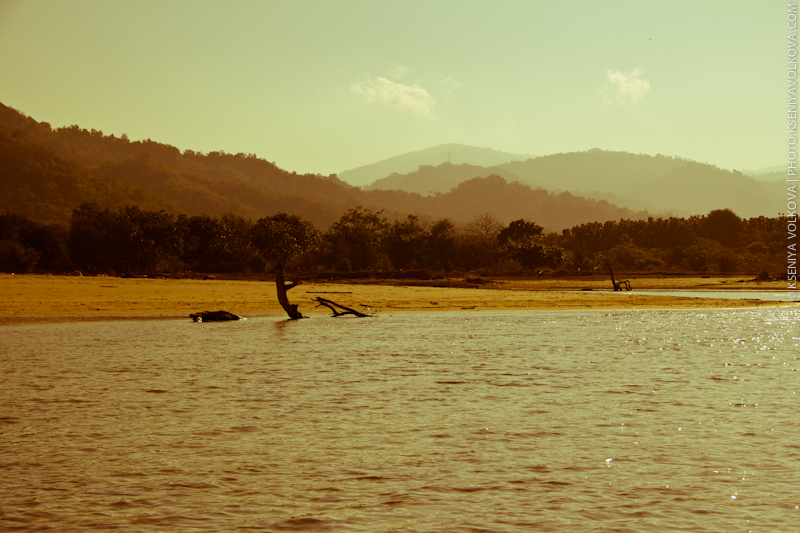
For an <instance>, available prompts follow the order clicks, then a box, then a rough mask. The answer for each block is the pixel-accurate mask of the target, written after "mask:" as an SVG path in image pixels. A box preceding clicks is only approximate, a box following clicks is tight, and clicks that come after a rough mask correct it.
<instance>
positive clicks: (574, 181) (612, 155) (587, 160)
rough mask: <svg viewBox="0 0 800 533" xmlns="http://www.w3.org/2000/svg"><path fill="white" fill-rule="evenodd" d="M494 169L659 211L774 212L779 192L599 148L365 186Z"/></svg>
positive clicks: (440, 182)
mask: <svg viewBox="0 0 800 533" xmlns="http://www.w3.org/2000/svg"><path fill="white" fill-rule="evenodd" d="M492 174H495V175H500V176H503V177H504V178H506V179H507V180H509V181H520V182H522V183H525V184H527V185H529V186H531V187H541V188H543V189H547V190H550V191H555V192H559V191H570V192H571V193H573V194H575V195H581V196H584V197H587V198H594V199H598V200H606V201H608V202H610V203H612V204H615V205H617V206H620V207H627V208H629V209H633V210H647V211H650V212H652V213H656V214H659V215H674V216H688V215H701V214H706V213H708V212H709V211H711V210H713V209H724V208H730V209H732V210H733V211H734V212H736V213H737V214H738V215H739V216H743V217H753V216H762V215H763V216H776V215H777V214H778V212H779V211H780V209H779V204H780V202H781V201H782V199H783V195H782V194H781V193H780V192H779V191H778V190H777V189H776V187H775V186H774V184H771V183H769V182H765V181H762V180H757V179H755V178H752V177H749V176H745V175H744V174H742V173H741V172H738V171H728V170H722V169H719V168H717V167H715V166H712V165H707V164H703V163H697V162H695V161H690V160H687V159H682V158H678V157H669V156H662V155H656V156H650V155H644V154H631V153H627V152H609V151H603V150H599V149H593V150H589V151H586V152H571V153H565V154H554V155H549V156H542V157H536V158H530V159H527V160H524V161H509V162H507V163H504V164H500V165H496V166H493V167H490V168H485V167H479V166H476V165H451V164H447V163H443V164H440V165H438V166H436V167H432V166H422V167H420V168H418V169H417V170H416V171H414V172H409V173H407V174H392V175H390V176H387V177H385V178H383V179H380V180H377V181H375V182H374V183H373V184H372V185H370V186H368V187H366V189H397V190H404V191H410V192H418V193H420V194H431V193H437V192H446V191H449V190H450V189H451V188H452V187H453V186H455V184H457V183H458V182H459V180H462V179H467V178H468V176H470V175H474V176H488V175H492Z"/></svg>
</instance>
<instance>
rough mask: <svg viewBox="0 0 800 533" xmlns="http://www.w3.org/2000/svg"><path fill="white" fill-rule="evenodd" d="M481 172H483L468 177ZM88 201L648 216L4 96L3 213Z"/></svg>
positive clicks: (58, 213) (57, 210)
mask: <svg viewBox="0 0 800 533" xmlns="http://www.w3.org/2000/svg"><path fill="white" fill-rule="evenodd" d="M500 173H503V174H505V172H502V171H500ZM484 175H485V173H484ZM506 175H507V177H508V176H510V175H509V174H506ZM466 176H469V173H467V174H465V177H466ZM477 176H481V173H476V174H474V175H473V176H469V177H471V178H476V177H477ZM87 202H94V203H97V204H98V205H100V206H101V207H119V206H122V205H139V206H140V207H141V208H142V209H148V210H160V209H164V210H165V211H167V212H168V213H173V214H178V213H185V214H188V215H199V214H202V213H206V214H209V215H221V214H223V213H234V214H237V215H241V216H244V217H248V218H254V219H255V218H259V217H263V216H269V215H274V214H275V213H278V212H287V213H291V214H296V215H298V216H300V217H302V218H304V219H306V220H309V221H311V222H312V223H314V225H315V226H317V227H318V228H320V229H325V228H327V227H329V226H330V225H331V224H332V223H334V222H335V221H336V220H338V219H339V217H340V216H341V215H342V213H344V212H345V211H347V210H348V209H351V208H354V207H356V206H359V205H361V206H364V207H365V208H367V209H371V210H374V211H379V210H384V211H385V212H384V215H386V216H388V217H389V219H390V220H391V219H395V218H403V217H405V215H407V214H414V215H419V216H422V217H424V218H426V219H434V218H436V219H439V218H451V219H453V220H454V221H455V222H459V221H467V220H469V219H470V218H471V217H472V216H473V215H478V214H482V213H490V214H493V215H494V216H496V217H497V218H498V219H499V220H500V221H501V222H504V223H508V222H510V221H511V220H513V219H515V218H526V219H529V220H532V221H536V222H537V223H538V224H540V225H542V226H544V227H547V228H551V229H553V230H560V229H563V228H567V227H571V226H574V225H577V224H582V223H587V222H595V221H606V220H619V219H623V218H626V219H642V218H646V216H647V213H644V212H634V211H632V210H630V209H621V208H617V207H616V206H614V205H611V204H609V203H608V202H605V201H596V200H587V199H585V198H582V197H580V196H573V195H571V194H561V195H554V194H550V193H548V192H547V191H544V190H541V189H534V188H531V187H529V186H526V185H522V184H518V183H509V181H508V180H506V179H503V177H502V176H491V177H481V178H479V179H472V180H469V179H467V181H466V183H462V184H461V185H459V186H458V187H457V188H455V189H453V190H452V191H450V192H447V193H444V194H438V195H434V196H429V197H423V196H421V195H419V194H414V193H409V192H403V191H387V190H373V191H362V190H360V189H358V188H356V187H352V186H350V185H348V184H346V183H344V182H342V181H340V180H339V179H338V178H337V177H336V176H320V175H313V174H306V175H299V174H296V173H292V172H288V171H286V170H283V169H281V168H279V167H277V166H276V165H275V164H274V163H271V162H269V161H266V160H264V159H260V158H258V157H256V156H255V155H254V154H235V155H233V154H227V153H223V152H211V153H208V154H202V153H198V152H194V151H191V150H186V151H184V152H181V151H180V150H178V149H177V148H175V147H174V146H170V145H166V144H161V143H158V142H154V141H151V140H146V141H134V142H131V141H130V140H128V139H127V138H126V137H125V136H123V137H122V138H118V137H115V136H113V135H104V134H103V133H102V132H100V131H96V130H91V131H89V130H85V129H81V128H79V127H78V126H70V127H66V128H58V129H53V128H52V127H51V126H50V125H49V124H47V123H44V122H41V123H40V122H37V121H35V120H33V119H32V118H29V117H26V116H25V115H23V114H21V113H19V112H17V111H15V110H13V109H11V108H9V107H6V106H4V105H2V104H0V212H6V211H15V212H17V213H19V214H21V215H24V216H26V217H30V218H32V219H33V220H37V221H40V222H47V223H52V222H67V221H68V220H69V218H70V216H71V212H72V210H73V209H75V208H77V207H78V206H80V205H81V204H83V203H87Z"/></svg>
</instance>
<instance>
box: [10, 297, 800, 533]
mask: <svg viewBox="0 0 800 533" xmlns="http://www.w3.org/2000/svg"><path fill="white" fill-rule="evenodd" d="M798 319H800V313H799V312H798V311H797V310H794V309H788V308H777V309H758V310H736V311H732V310H718V311H717V310H714V311H648V312H641V311H640V312H611V313H601V312H508V313H483V312H481V313H475V312H461V313H436V314H433V313H431V314H425V313H409V314H396V315H382V316H378V317H374V318H366V319H354V318H337V319H334V318H331V317H327V316H318V317H315V318H312V319H309V320H302V321H296V322H290V321H286V320H283V319H282V318H280V317H260V318H252V319H250V320H247V321H242V322H229V323H205V324H204V323H200V324H197V323H193V322H191V321H189V320H188V319H187V320H185V321H183V320H141V321H92V322H65V323H49V324H42V323H35V324H16V325H6V326H3V327H0V361H2V366H0V402H2V403H1V408H2V411H0V530H2V531H47V530H51V531H105V530H120V531H126V532H127V531H147V532H151V531H153V532H155V531H276V532H279V531H345V532H346V531H363V532H390V531H391V532H400V531H402V532H430V531H452V532H506V531H507V532H510V531H558V532H565V531H566V532H569V531H604V532H605V531H626V532H627V531H632V532H633V531H692V532H696V531H724V532H734V531H765V532H766V531H770V532H774V531H796V530H797V529H798V527H800V526H798V524H800V419H798V413H799V412H800V398H799V397H798V396H799V395H798V394H797V392H798V390H800V383H799V382H798V380H800V371H799V370H800V362H798V361H797V357H798V355H800V350H799V349H798V343H800V340H798V337H800V334H798V330H797V327H796V325H797V322H798Z"/></svg>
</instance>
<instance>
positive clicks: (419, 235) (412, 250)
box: [384, 215, 427, 269]
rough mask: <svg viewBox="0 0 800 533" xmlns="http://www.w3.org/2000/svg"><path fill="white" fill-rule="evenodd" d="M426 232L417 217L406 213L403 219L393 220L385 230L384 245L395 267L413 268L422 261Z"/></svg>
mask: <svg viewBox="0 0 800 533" xmlns="http://www.w3.org/2000/svg"><path fill="white" fill-rule="evenodd" d="M426 237H427V232H426V231H425V228H423V227H422V226H421V225H420V223H419V219H418V218H417V217H415V216H414V215H408V217H407V218H406V220H404V221H402V222H401V221H399V220H397V221H395V222H394V224H392V225H391V226H389V228H388V229H387V230H386V236H385V238H384V246H385V249H386V253H387V255H388V256H389V260H391V262H392V265H393V266H394V267H395V268H401V269H408V268H414V267H415V266H418V265H420V264H421V263H422V254H423V250H424V247H425V239H426Z"/></svg>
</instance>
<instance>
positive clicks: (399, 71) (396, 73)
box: [389, 65, 409, 78]
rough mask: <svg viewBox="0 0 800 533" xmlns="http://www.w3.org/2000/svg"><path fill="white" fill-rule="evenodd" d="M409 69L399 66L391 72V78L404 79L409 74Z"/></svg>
mask: <svg viewBox="0 0 800 533" xmlns="http://www.w3.org/2000/svg"><path fill="white" fill-rule="evenodd" d="M408 71H409V68H408V67H407V66H405V65H398V66H396V67H394V68H393V69H392V70H390V71H389V77H390V78H402V77H403V76H405V75H406V74H408Z"/></svg>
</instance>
